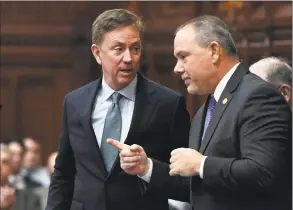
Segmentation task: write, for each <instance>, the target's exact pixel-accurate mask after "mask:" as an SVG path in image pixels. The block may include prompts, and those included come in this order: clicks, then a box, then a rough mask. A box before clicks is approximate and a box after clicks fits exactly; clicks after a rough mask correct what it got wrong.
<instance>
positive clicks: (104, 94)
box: [99, 75, 137, 103]
mask: <svg viewBox="0 0 293 210" xmlns="http://www.w3.org/2000/svg"><path fill="white" fill-rule="evenodd" d="M136 85H137V75H136V76H135V77H134V79H133V80H132V81H131V82H130V83H129V84H128V85H127V86H126V87H124V88H122V89H120V90H119V91H117V92H118V93H120V94H121V95H123V96H124V97H126V98H128V99H129V100H131V101H134V100H135V95H136ZM114 92H115V90H113V89H112V88H111V87H110V86H109V85H108V84H107V83H106V81H105V79H104V77H103V79H102V87H101V92H100V97H99V101H100V102H101V103H103V102H105V101H106V100H108V98H109V97H110V96H111V95H112V94H113V93H114Z"/></svg>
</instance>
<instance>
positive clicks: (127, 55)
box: [123, 49, 132, 63]
mask: <svg viewBox="0 0 293 210" xmlns="http://www.w3.org/2000/svg"><path fill="white" fill-rule="evenodd" d="M123 61H124V62H125V63H131V61H132V57H131V53H130V50H129V49H127V50H125V52H124V55H123Z"/></svg>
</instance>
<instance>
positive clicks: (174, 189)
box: [146, 96, 190, 202]
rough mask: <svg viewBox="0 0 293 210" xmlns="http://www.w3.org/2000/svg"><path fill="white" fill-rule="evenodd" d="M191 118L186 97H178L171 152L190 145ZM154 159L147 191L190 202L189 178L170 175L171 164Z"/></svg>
mask: <svg viewBox="0 0 293 210" xmlns="http://www.w3.org/2000/svg"><path fill="white" fill-rule="evenodd" d="M189 129H190V118H189V114H188V111H187V110H186V104H185V99H184V97H183V96H180V97H178V99H177V106H176V111H175V112H174V116H173V120H172V124H171V127H170V136H169V138H170V145H169V147H170V153H171V151H172V150H174V149H176V148H180V147H188V141H189ZM152 160H153V171H152V176H151V180H150V183H149V184H148V186H147V191H146V193H151V194H155V195H156V196H159V197H162V198H164V199H166V198H170V199H175V200H180V201H185V202H189V200H190V196H189V194H190V193H189V192H190V191H189V189H190V188H189V184H190V179H189V178H183V177H180V176H175V177H171V176H170V175H169V170H170V169H169V164H166V163H163V162H161V161H158V160H155V159H152Z"/></svg>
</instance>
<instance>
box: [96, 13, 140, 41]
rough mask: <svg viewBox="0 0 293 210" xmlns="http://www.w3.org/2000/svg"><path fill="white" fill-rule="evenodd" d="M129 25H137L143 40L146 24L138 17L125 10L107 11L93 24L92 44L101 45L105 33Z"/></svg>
mask: <svg viewBox="0 0 293 210" xmlns="http://www.w3.org/2000/svg"><path fill="white" fill-rule="evenodd" d="M128 25H135V27H136V29H137V30H138V32H139V34H140V38H141V39H142V35H143V31H144V24H143V22H142V20H141V19H140V18H139V17H138V16H137V15H135V14H134V13H132V12H130V11H128V10H125V9H112V10H107V11H105V12H103V13H102V14H100V15H99V16H98V17H97V18H96V19H95V21H94V22H93V25H92V43H93V44H100V43H101V41H102V40H103V37H104V35H105V33H107V32H109V31H113V30H115V29H117V28H120V27H123V26H128Z"/></svg>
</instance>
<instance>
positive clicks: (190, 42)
mask: <svg viewBox="0 0 293 210" xmlns="http://www.w3.org/2000/svg"><path fill="white" fill-rule="evenodd" d="M174 55H175V57H176V58H177V64H176V66H175V68H174V71H175V73H177V74H179V75H181V78H182V80H184V82H185V84H186V86H187V90H188V92H189V93H190V94H198V95H208V97H207V101H206V103H205V104H204V105H203V106H202V107H201V108H200V109H199V110H198V112H197V113H196V115H195V117H194V118H193V120H192V123H191V129H190V140H189V148H178V149H175V150H173V151H172V153H171V158H170V163H171V164H170V165H168V164H165V163H162V162H159V161H155V160H153V165H152V168H151V167H149V165H147V164H145V162H146V161H145V160H149V159H148V158H147V155H146V154H147V153H145V152H144V149H143V147H144V145H141V146H136V150H134V148H133V145H131V146H129V145H127V144H122V143H121V142H117V141H114V140H108V142H109V143H110V144H112V145H114V146H115V147H117V148H119V149H121V152H120V162H121V163H120V164H121V167H122V169H123V170H124V171H125V172H127V173H130V174H145V173H151V174H152V175H151V179H150V180H147V181H148V185H147V186H146V190H145V191H144V193H145V194H144V195H145V196H146V195H149V194H156V195H157V196H158V197H165V196H166V197H171V198H172V197H173V196H174V189H176V188H177V192H178V193H177V196H180V195H184V196H185V194H186V193H185V192H186V191H187V188H186V186H185V185H184V183H185V181H186V177H191V182H190V189H191V190H190V191H191V192H190V193H191V205H192V207H193V208H194V209H196V210H235V209H237V210H247V209H249V210H260V209H266V210H278V209H282V210H289V209H291V201H292V190H291V188H292V184H291V183H292V181H291V179H292V158H291V155H292V130H291V126H292V121H291V118H292V113H291V110H290V108H289V106H288V105H287V103H286V101H285V100H284V97H283V96H282V95H281V94H280V92H279V91H278V90H277V89H276V88H275V87H274V86H272V85H270V84H269V83H267V82H265V81H264V80H262V79H261V78H259V77H258V76H256V75H254V74H252V73H250V71H249V68H248V66H247V65H246V64H245V63H243V62H239V58H238V55H237V51H236V47H235V44H234V41H233V38H232V36H231V34H230V32H229V29H228V27H227V26H226V25H225V23H224V22H223V21H222V20H220V19H219V18H217V17H214V16H208V15H205V16H200V17H197V18H194V19H192V20H190V21H188V22H186V23H184V24H183V25H182V26H180V27H179V28H178V29H177V31H176V36H175V39H174ZM135 160H136V161H135ZM169 175H170V176H169ZM178 175H180V176H179V177H178ZM181 176H182V177H183V178H182V177H181ZM184 196H182V198H181V199H186V197H184Z"/></svg>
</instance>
